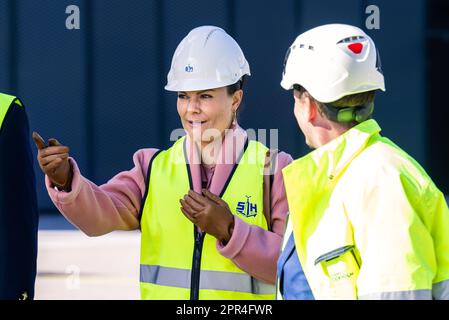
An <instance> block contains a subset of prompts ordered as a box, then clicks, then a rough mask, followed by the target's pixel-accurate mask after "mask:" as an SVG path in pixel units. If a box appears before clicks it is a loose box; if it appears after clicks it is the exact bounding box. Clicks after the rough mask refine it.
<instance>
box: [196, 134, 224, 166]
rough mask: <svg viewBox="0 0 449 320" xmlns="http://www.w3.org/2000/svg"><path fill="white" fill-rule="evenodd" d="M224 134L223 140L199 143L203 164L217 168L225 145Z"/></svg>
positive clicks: (197, 144) (197, 143)
mask: <svg viewBox="0 0 449 320" xmlns="http://www.w3.org/2000/svg"><path fill="white" fill-rule="evenodd" d="M223 140H224V134H223V136H222V138H221V139H213V140H212V141H198V142H196V146H197V148H198V150H200V152H201V164H202V165H207V166H215V165H216V164H217V162H218V158H219V155H220V150H221V147H222V144H223Z"/></svg>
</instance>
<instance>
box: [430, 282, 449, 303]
mask: <svg viewBox="0 0 449 320" xmlns="http://www.w3.org/2000/svg"><path fill="white" fill-rule="evenodd" d="M432 295H433V298H434V299H436V300H449V280H445V281H441V282H438V283H434V284H433V286H432Z"/></svg>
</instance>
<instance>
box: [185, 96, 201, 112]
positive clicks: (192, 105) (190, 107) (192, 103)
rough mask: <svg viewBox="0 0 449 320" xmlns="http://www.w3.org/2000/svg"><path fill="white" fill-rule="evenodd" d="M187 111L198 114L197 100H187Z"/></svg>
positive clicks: (198, 104) (198, 105)
mask: <svg viewBox="0 0 449 320" xmlns="http://www.w3.org/2000/svg"><path fill="white" fill-rule="evenodd" d="M187 111H188V112H195V113H199V112H200V111H201V109H200V103H199V101H198V99H196V98H190V99H189V102H188V104H187Z"/></svg>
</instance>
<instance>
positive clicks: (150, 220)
mask: <svg viewBox="0 0 449 320" xmlns="http://www.w3.org/2000/svg"><path fill="white" fill-rule="evenodd" d="M185 142H186V138H185V137H183V138H181V139H179V140H178V141H177V142H175V143H174V145H173V146H172V147H171V148H170V149H168V150H166V151H162V152H159V153H157V154H156V155H154V157H153V159H152V161H151V163H150V165H149V170H148V177H149V178H147V179H148V180H147V189H146V194H145V197H144V203H143V210H142V218H141V230H142V237H141V265H140V288H141V297H142V299H185V300H186V299H274V294H275V288H274V286H273V285H269V284H266V283H264V282H262V281H259V280H257V279H255V278H253V277H252V276H251V275H249V274H247V273H246V272H244V271H242V270H241V269H240V268H239V267H238V266H236V265H235V264H234V263H233V262H232V261H231V260H230V259H228V258H225V257H223V256H222V255H220V253H219V252H218V250H217V248H216V239H215V238H214V237H213V236H210V235H208V234H203V235H202V234H200V233H198V232H197V231H196V227H195V226H194V224H192V222H190V221H189V220H188V219H187V218H186V217H185V216H184V215H183V214H182V212H181V210H180V204H179V199H182V198H183V197H184V195H185V194H187V193H188V191H189V190H190V189H193V186H192V177H191V175H190V169H189V165H188V164H187V161H186V154H185ZM267 150H268V149H267V147H265V146H264V145H263V144H261V143H259V142H255V141H249V142H247V144H246V146H245V149H244V153H243V155H242V156H241V159H240V161H239V162H238V165H236V166H235V167H234V169H235V171H233V173H232V174H231V176H230V177H229V180H228V181H227V183H226V185H225V187H224V190H223V191H222V194H221V195H220V196H221V198H222V199H223V200H224V201H225V202H226V203H227V204H228V205H229V208H230V209H231V211H232V213H233V214H235V215H238V216H239V217H240V218H242V219H243V220H244V221H246V222H247V223H249V224H252V225H257V226H259V227H261V228H263V229H265V230H267V222H266V219H265V216H264V213H263V169H264V164H265V157H266V152H267Z"/></svg>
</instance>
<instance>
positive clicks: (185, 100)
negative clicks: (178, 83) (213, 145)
mask: <svg viewBox="0 0 449 320" xmlns="http://www.w3.org/2000/svg"><path fill="white" fill-rule="evenodd" d="M242 96H243V91H242V90H238V91H236V92H235V93H234V94H232V95H229V94H228V90H227V87H221V88H215V89H208V90H200V91H180V92H178V102H177V107H178V114H179V117H180V118H181V123H182V126H183V127H184V129H185V130H186V131H187V134H188V135H189V136H190V137H191V138H193V139H194V140H195V141H197V142H199V141H198V139H200V141H202V144H207V143H209V142H211V141H213V139H216V138H218V137H219V136H222V135H223V133H224V131H225V130H226V129H229V128H230V126H231V123H232V120H233V117H234V113H235V111H236V110H237V108H238V106H239V105H240V102H241V99H242ZM206 130H207V132H205V131H206Z"/></svg>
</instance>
